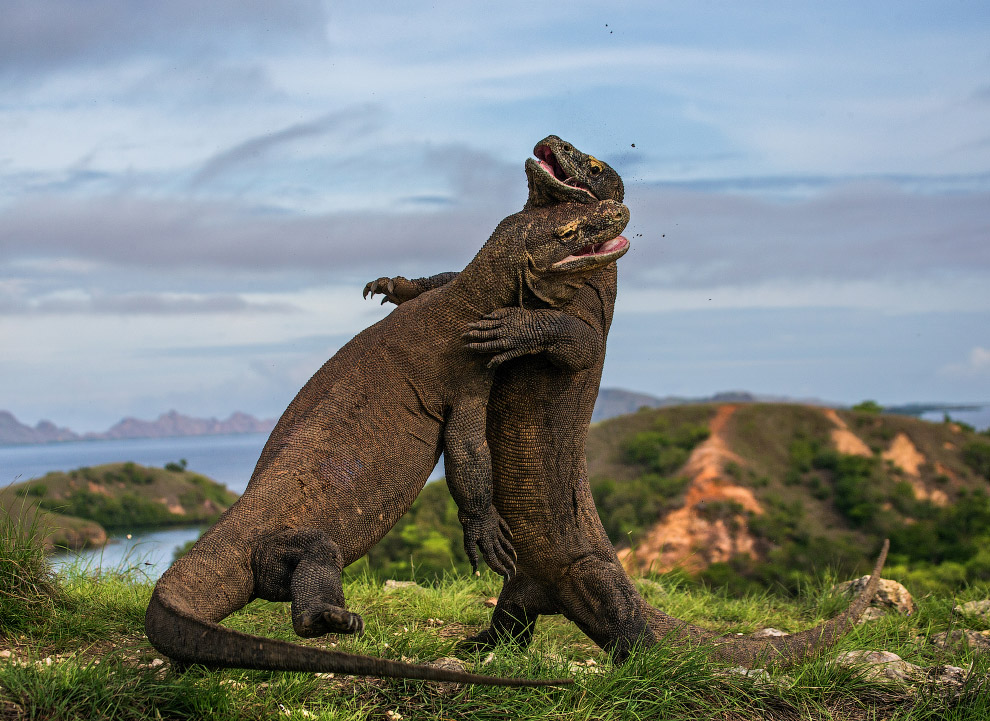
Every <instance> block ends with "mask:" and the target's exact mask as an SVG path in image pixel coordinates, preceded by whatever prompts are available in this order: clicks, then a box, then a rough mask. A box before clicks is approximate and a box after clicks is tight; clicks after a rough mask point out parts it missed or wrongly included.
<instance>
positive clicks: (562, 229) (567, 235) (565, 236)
mask: <svg viewBox="0 0 990 721" xmlns="http://www.w3.org/2000/svg"><path fill="white" fill-rule="evenodd" d="M580 225H581V224H580V222H578V221H577V220H572V221H571V222H570V223H568V224H567V225H561V226H558V227H557V229H556V230H555V231H554V235H556V236H557V237H558V238H560V239H561V240H573V239H574V237H575V236H576V235H577V232H578V228H579V227H580Z"/></svg>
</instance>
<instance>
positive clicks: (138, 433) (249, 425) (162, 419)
mask: <svg viewBox="0 0 990 721" xmlns="http://www.w3.org/2000/svg"><path fill="white" fill-rule="evenodd" d="M697 403H803V404H806V405H814V406H824V407H832V408H838V407H841V406H840V404H837V403H829V402H828V401H822V400H818V399H815V398H802V399H794V398H788V397H786V396H771V395H757V394H753V393H749V392H747V391H722V392H720V393H715V394H714V395H711V396H703V397H697V398H694V397H686V396H663V397H658V396H653V395H649V394H647V393H637V392H636V391H627V390H624V389H622V388H602V389H601V391H599V393H598V401H597V402H596V403H595V411H594V415H592V417H591V420H592V421H603V420H605V419H607V418H614V417H616V416H622V415H625V414H626V413H634V412H636V411H638V410H639V409H640V408H666V407H668V406H683V405H692V404H697ZM980 407H981V405H959V404H955V405H953V404H939V403H926V404H921V403H913V404H909V405H903V406H892V407H888V408H885V410H886V412H888V413H897V414H902V415H914V416H920V415H921V414H922V413H924V412H930V411H946V412H947V411H951V410H966V409H974V408H980ZM275 422H276V419H275V418H268V419H264V420H259V419H257V418H255V417H254V416H252V415H249V414H247V413H241V412H240V411H237V412H235V413H232V414H231V415H230V417H229V418H227V419H226V420H222V421H221V420H217V419H216V418H193V417H192V416H185V415H182V414H181V413H179V412H177V411H174V410H172V411H169V412H168V413H163V414H162V415H160V416H158V418H156V419H155V420H153V421H143V420H141V419H139V418H124V419H123V420H121V421H119V422H118V423H116V424H114V425H113V426H111V427H110V428H109V429H107V430H106V431H104V432H103V433H82V434H80V433H76V432H75V431H72V430H70V429H68V428H60V427H58V426H56V425H55V424H54V423H52V422H51V421H47V420H46V421H40V422H39V423H38V424H37V425H36V426H33V427H32V426H29V425H25V424H24V423H21V422H20V421H18V420H17V419H16V418H15V417H14V415H13V414H12V413H10V412H8V411H0V445H20V444H28V443H58V442H60V441H99V440H116V439H121V438H174V437H179V436H212V435H227V434H231V433H271V431H272V429H273V428H274V427H275Z"/></svg>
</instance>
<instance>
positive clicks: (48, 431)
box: [0, 410, 275, 445]
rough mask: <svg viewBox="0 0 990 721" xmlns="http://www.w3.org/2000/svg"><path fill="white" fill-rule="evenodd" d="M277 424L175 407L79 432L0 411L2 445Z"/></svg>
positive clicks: (264, 428) (250, 429) (253, 429)
mask: <svg viewBox="0 0 990 721" xmlns="http://www.w3.org/2000/svg"><path fill="white" fill-rule="evenodd" d="M274 427H275V419H274V418H269V419H265V420H258V419H257V418H255V417H254V416H252V415H249V414H247V413H241V412H240V411H235V412H234V413H231V414H230V416H229V417H228V418H226V419H225V420H218V419H216V418H193V417H192V416H186V415H183V414H181V413H178V412H177V411H174V410H172V411H169V412H168V413H162V414H161V415H160V416H158V418H156V419H155V420H153V421H143V420H141V419H139V418H131V417H128V418H123V419H121V420H120V421H118V422H117V423H115V424H114V425H112V426H111V427H110V428H109V429H107V430H106V431H103V432H102V433H83V434H79V433H76V432H75V431H72V430H70V429H68V428H59V427H58V426H56V425H55V424H54V423H52V422H51V421H39V422H38V424H37V425H35V426H33V427H32V426H29V425H26V424H24V423H21V422H20V421H18V420H17V418H15V417H14V415H13V414H12V413H10V412H8V411H0V445H18V444H28V443H57V442H60V441H104V440H116V439H122V438H174V437H178V436H209V435H227V434H232V433H270V432H271V430H272V428H274Z"/></svg>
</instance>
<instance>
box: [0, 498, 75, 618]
mask: <svg viewBox="0 0 990 721" xmlns="http://www.w3.org/2000/svg"><path fill="white" fill-rule="evenodd" d="M63 600H64V599H63V594H62V590H61V588H60V587H59V586H58V584H57V583H56V579H55V576H54V575H53V574H52V571H51V569H50V568H49V567H48V562H47V561H46V560H45V552H44V550H43V547H42V539H41V532H40V526H39V524H38V522H37V516H34V521H32V522H26V521H23V520H21V519H16V518H13V517H12V516H11V515H10V514H9V513H8V512H7V511H6V510H5V509H2V508H0V637H2V636H5V635H7V634H9V633H11V632H12V631H17V630H20V629H23V628H25V627H28V626H31V625H33V624H36V623H39V622H43V621H45V620H47V619H48V618H49V617H51V616H52V614H53V613H54V611H55V608H56V606H57V605H58V604H59V603H60V602H61V601H63Z"/></svg>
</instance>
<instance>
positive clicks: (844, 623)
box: [645, 540, 890, 668]
mask: <svg viewBox="0 0 990 721" xmlns="http://www.w3.org/2000/svg"><path fill="white" fill-rule="evenodd" d="M889 548H890V541H889V540H884V542H883V548H881V549H880V555H879V556H878V557H877V562H876V564H875V565H874V567H873V573H872V574H871V575H870V580H869V581H868V582H867V584H866V586H865V587H864V588H863V590H862V591H860V592H859V594H857V596H856V598H854V599H853V600H852V603H850V604H849V607H848V608H846V610H845V611H843V612H842V613H840V614H839V615H837V616H835V617H834V618H830V619H829V620H828V621H826V622H825V623H822V624H820V625H818V626H815V627H814V628H809V629H808V630H806V631H801V632H799V633H794V634H790V635H787V636H771V637H765V638H751V637H747V636H719V635H717V634H715V633H713V632H711V631H709V630H707V629H704V628H701V627H699V626H693V625H691V624H689V623H685V622H684V621H681V620H679V619H677V618H674V617H673V616H668V615H667V614H665V613H662V612H660V611H658V610H656V609H655V608H653V607H652V606H646V608H645V611H646V613H647V620H648V623H649V626H650V630H652V631H653V633H654V635H655V636H656V638H657V640H663V639H668V640H670V641H673V642H678V641H680V642H688V641H690V642H694V643H711V644H712V645H713V649H712V653H713V655H714V657H715V658H717V659H719V660H721V661H727V662H729V663H735V664H740V665H743V666H749V667H751V668H752V667H753V666H756V665H758V664H764V665H788V664H792V663H796V662H798V661H801V660H803V659H806V658H810V657H811V656H814V655H816V654H818V653H821V652H822V651H824V650H825V649H826V648H829V647H830V646H832V645H833V644H834V643H835V642H836V641H837V640H838V639H839V637H840V636H841V635H842V634H844V633H846V632H847V631H848V630H849V629H851V628H852V627H853V626H854V625H855V624H856V622H857V621H858V620H859V619H860V617H861V616H862V615H863V611H865V610H866V607H867V606H869V604H870V601H872V600H873V596H874V595H875V594H876V592H877V589H878V588H879V586H880V572H881V571H882V570H883V564H884V563H885V562H886V560H887V551H888V549H889Z"/></svg>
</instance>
